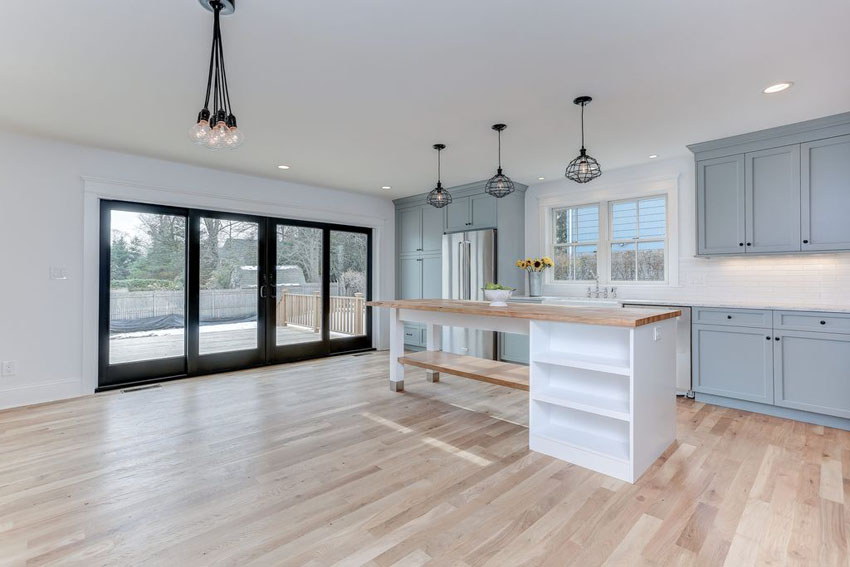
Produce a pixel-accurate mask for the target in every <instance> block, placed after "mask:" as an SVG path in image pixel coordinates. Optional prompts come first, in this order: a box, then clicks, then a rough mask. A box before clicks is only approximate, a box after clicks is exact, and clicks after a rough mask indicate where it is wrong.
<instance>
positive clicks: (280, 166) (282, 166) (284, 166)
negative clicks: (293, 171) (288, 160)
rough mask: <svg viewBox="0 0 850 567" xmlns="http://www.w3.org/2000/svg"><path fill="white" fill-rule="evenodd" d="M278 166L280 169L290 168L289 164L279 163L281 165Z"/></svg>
mask: <svg viewBox="0 0 850 567" xmlns="http://www.w3.org/2000/svg"><path fill="white" fill-rule="evenodd" d="M277 168H278V169H289V166H288V165H279V166H277Z"/></svg>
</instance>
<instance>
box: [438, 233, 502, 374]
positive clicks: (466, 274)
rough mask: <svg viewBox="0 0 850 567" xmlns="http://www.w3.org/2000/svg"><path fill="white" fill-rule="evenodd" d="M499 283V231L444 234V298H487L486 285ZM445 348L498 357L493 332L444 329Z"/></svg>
mask: <svg viewBox="0 0 850 567" xmlns="http://www.w3.org/2000/svg"><path fill="white" fill-rule="evenodd" d="M487 282H496V230H495V229H487V230H471V231H468V232H455V233H452V234H444V235H443V298H444V299H470V300H473V301H484V292H483V290H482V289H481V288H483V287H484V286H485V285H486V284H487ZM443 350H444V351H447V352H453V353H456V354H468V355H470V356H477V357H479V358H489V359H495V355H496V338H495V334H494V333H493V332H491V331H479V330H477V329H462V328H459V327H444V328H443Z"/></svg>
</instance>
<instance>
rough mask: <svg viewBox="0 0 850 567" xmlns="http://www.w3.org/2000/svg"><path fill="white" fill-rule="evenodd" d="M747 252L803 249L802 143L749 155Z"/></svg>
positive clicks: (747, 155)
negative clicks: (801, 198) (801, 235)
mask: <svg viewBox="0 0 850 567" xmlns="http://www.w3.org/2000/svg"><path fill="white" fill-rule="evenodd" d="M744 169H745V170H746V173H747V185H746V189H747V193H746V194H747V202H746V205H745V206H746V211H747V223H746V224H747V242H746V251H747V252H796V251H799V250H800V146H799V145H793V146H785V147H782V148H772V149H769V150H762V151H760V152H752V153H748V154H746V163H745V166H744Z"/></svg>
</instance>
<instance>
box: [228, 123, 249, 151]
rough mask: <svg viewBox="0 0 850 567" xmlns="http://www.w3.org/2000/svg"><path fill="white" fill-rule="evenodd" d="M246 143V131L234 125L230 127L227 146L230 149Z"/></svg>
mask: <svg viewBox="0 0 850 567" xmlns="http://www.w3.org/2000/svg"><path fill="white" fill-rule="evenodd" d="M243 143H245V133H244V132H243V131H242V130H240V129H239V128H237V127H236V126H233V127H231V128H230V137H229V138H228V140H227V147H228V148H230V149H236V148H238V147H239V146H241V145H242V144H243Z"/></svg>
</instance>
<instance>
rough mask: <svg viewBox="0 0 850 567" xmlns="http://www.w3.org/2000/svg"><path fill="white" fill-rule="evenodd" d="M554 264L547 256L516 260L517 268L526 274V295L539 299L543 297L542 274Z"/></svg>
mask: <svg viewBox="0 0 850 567" xmlns="http://www.w3.org/2000/svg"><path fill="white" fill-rule="evenodd" d="M554 265H555V263H554V262H553V261H552V258H550V257H549V256H543V257H542V258H526V259H525V260H517V261H516V266H517V268H521V269H523V270H525V271H526V272H528V295H529V296H531V297H540V296H541V295H543V272H544V271H545V270H546V269H547V268H551V267H552V266H554Z"/></svg>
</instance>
